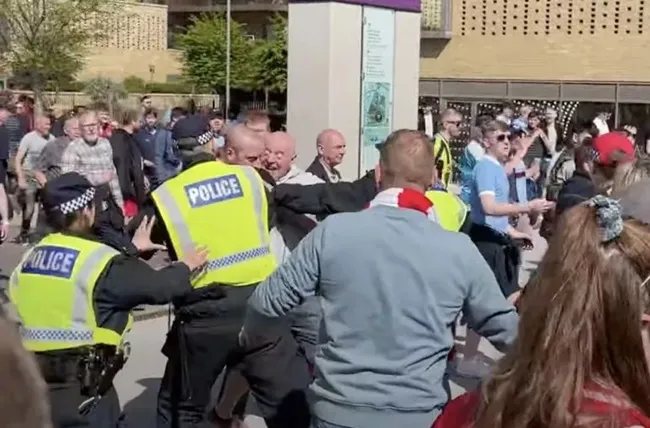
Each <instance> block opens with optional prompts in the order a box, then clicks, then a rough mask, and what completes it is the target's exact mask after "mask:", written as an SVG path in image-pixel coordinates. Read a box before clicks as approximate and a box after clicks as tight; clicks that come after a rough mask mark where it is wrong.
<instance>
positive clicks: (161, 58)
mask: <svg viewBox="0 0 650 428" xmlns="http://www.w3.org/2000/svg"><path fill="white" fill-rule="evenodd" d="M115 10H116V14H115V16H114V17H113V20H112V22H111V23H110V30H109V34H110V35H109V37H107V38H105V39H102V40H101V41H99V42H97V43H94V45H93V46H92V48H91V49H90V50H89V55H88V56H87V59H86V67H85V69H84V70H83V71H82V72H81V73H79V75H78V76H77V78H78V79H79V80H85V79H88V78H91V77H96V76H102V77H109V78H111V79H114V80H117V81H121V80H122V79H124V78H125V77H128V76H137V77H140V78H142V79H144V80H146V81H155V82H166V81H169V80H174V79H175V78H176V77H178V76H180V74H181V66H180V54H179V52H177V51H175V50H172V49H168V48H167V37H168V31H167V30H168V13H167V6H166V5H159V4H151V3H134V2H116V9H115Z"/></svg>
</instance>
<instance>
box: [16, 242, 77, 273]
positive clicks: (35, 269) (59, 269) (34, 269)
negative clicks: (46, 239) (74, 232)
mask: <svg viewBox="0 0 650 428" xmlns="http://www.w3.org/2000/svg"><path fill="white" fill-rule="evenodd" d="M77 257H79V251H77V250H73V249H72V248H65V247H56V246H53V245H44V246H42V247H36V248H35V249H34V251H32V253H31V254H30V255H29V257H27V260H25V262H24V263H23V266H22V269H21V272H22V273H31V274H34V275H45V276H56V277H59V278H70V276H71V275H72V271H73V270H74V265H75V262H76V261H77Z"/></svg>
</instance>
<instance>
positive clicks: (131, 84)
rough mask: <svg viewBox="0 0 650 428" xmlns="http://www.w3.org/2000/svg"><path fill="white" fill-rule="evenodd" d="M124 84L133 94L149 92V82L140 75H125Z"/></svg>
mask: <svg viewBox="0 0 650 428" xmlns="http://www.w3.org/2000/svg"><path fill="white" fill-rule="evenodd" d="M122 86H124V89H126V90H127V91H128V92H129V93H132V94H144V93H145V92H147V82H145V81H144V79H142V78H140V77H138V76H129V77H125V78H124V80H123V81H122Z"/></svg>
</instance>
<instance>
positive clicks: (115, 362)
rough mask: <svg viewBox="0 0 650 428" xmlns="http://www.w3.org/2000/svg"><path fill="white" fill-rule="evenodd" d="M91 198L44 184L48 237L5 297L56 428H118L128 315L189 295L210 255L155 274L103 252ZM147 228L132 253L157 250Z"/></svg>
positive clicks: (66, 180) (86, 192)
mask: <svg viewBox="0 0 650 428" xmlns="http://www.w3.org/2000/svg"><path fill="white" fill-rule="evenodd" d="M95 198H96V191H95V189H94V188H93V187H92V186H91V184H90V183H89V182H88V180H86V179H85V178H84V177H82V176H81V175H79V174H77V173H67V174H63V175H62V176H60V177H58V178H56V179H54V180H52V181H51V182H49V183H47V184H46V186H45V188H44V195H43V207H44V208H45V210H46V213H47V216H48V220H49V222H50V225H51V226H52V228H53V229H54V232H53V233H51V234H49V235H47V236H46V237H45V238H43V239H42V240H41V241H40V242H39V243H38V244H37V245H36V246H35V247H34V248H32V249H31V250H30V251H28V252H27V253H26V254H25V256H24V257H23V259H22V261H21V262H20V264H19V265H18V267H17V268H16V269H15V270H14V272H13V273H12V275H11V278H10V280H9V297H10V299H11V301H12V303H13V304H14V306H15V307H16V309H17V312H18V314H19V317H20V321H21V324H22V328H21V334H22V338H23V343H24V345H25V347H26V348H27V349H28V350H30V351H32V352H34V353H35V354H36V359H37V361H38V363H39V365H40V368H41V370H42V373H43V376H44V378H45V380H46V382H47V383H48V386H49V391H50V400H51V404H52V406H51V411H52V419H53V422H54V425H55V426H56V427H93V428H97V427H99V428H101V427H115V426H116V423H117V421H118V418H119V415H120V406H119V402H118V399H117V394H116V393H115V390H114V388H113V386H112V380H113V377H114V376H115V374H116V373H117V372H118V371H119V369H120V368H121V367H122V365H123V364H124V362H125V360H126V357H127V356H128V349H125V347H124V346H122V344H123V339H124V333H125V332H126V331H128V330H129V328H130V325H131V324H132V317H131V315H130V311H131V309H133V308H134V307H136V306H138V305H141V304H164V303H167V302H169V301H171V300H172V299H173V298H174V297H176V296H179V295H183V294H184V293H186V292H187V291H188V290H190V289H191V285H190V275H191V272H192V271H193V270H195V269H200V268H201V266H203V264H204V263H205V261H206V260H207V251H206V250H199V251H197V250H196V249H188V251H187V252H186V253H185V254H184V257H183V262H182V263H175V264H173V265H171V266H168V267H166V268H164V269H161V270H158V271H157V270H155V269H153V268H152V267H150V266H149V265H147V264H146V263H145V262H143V261H141V260H140V259H138V258H137V257H132V256H126V255H123V254H121V253H120V252H118V251H117V250H116V249H114V248H113V247H109V246H107V245H105V244H102V243H100V242H99V241H98V240H97V238H96V237H95V236H94V235H93V234H92V233H91V230H92V227H93V223H94V219H95V209H96V208H95ZM152 226H153V221H148V220H146V219H145V221H144V222H143V224H142V225H141V226H140V227H139V228H138V231H137V232H136V234H135V236H134V238H133V244H134V245H135V246H136V247H137V248H138V249H139V250H140V251H149V250H154V249H158V248H159V246H157V245H155V244H153V243H152V242H151V240H150V238H149V234H150V231H151V227H152Z"/></svg>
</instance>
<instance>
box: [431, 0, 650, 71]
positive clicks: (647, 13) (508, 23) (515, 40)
mask: <svg viewBox="0 0 650 428" xmlns="http://www.w3.org/2000/svg"><path fill="white" fill-rule="evenodd" d="M452 3H453V24H452V31H453V36H452V38H451V40H449V41H445V40H423V41H422V44H421V57H422V59H421V61H420V75H421V77H422V78H427V77H429V78H473V79H476V78H481V79H525V80H600V81H650V67H649V66H650V56H649V55H648V46H649V44H648V43H649V42H650V26H648V24H650V0H454V1H453V2H452Z"/></svg>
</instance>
